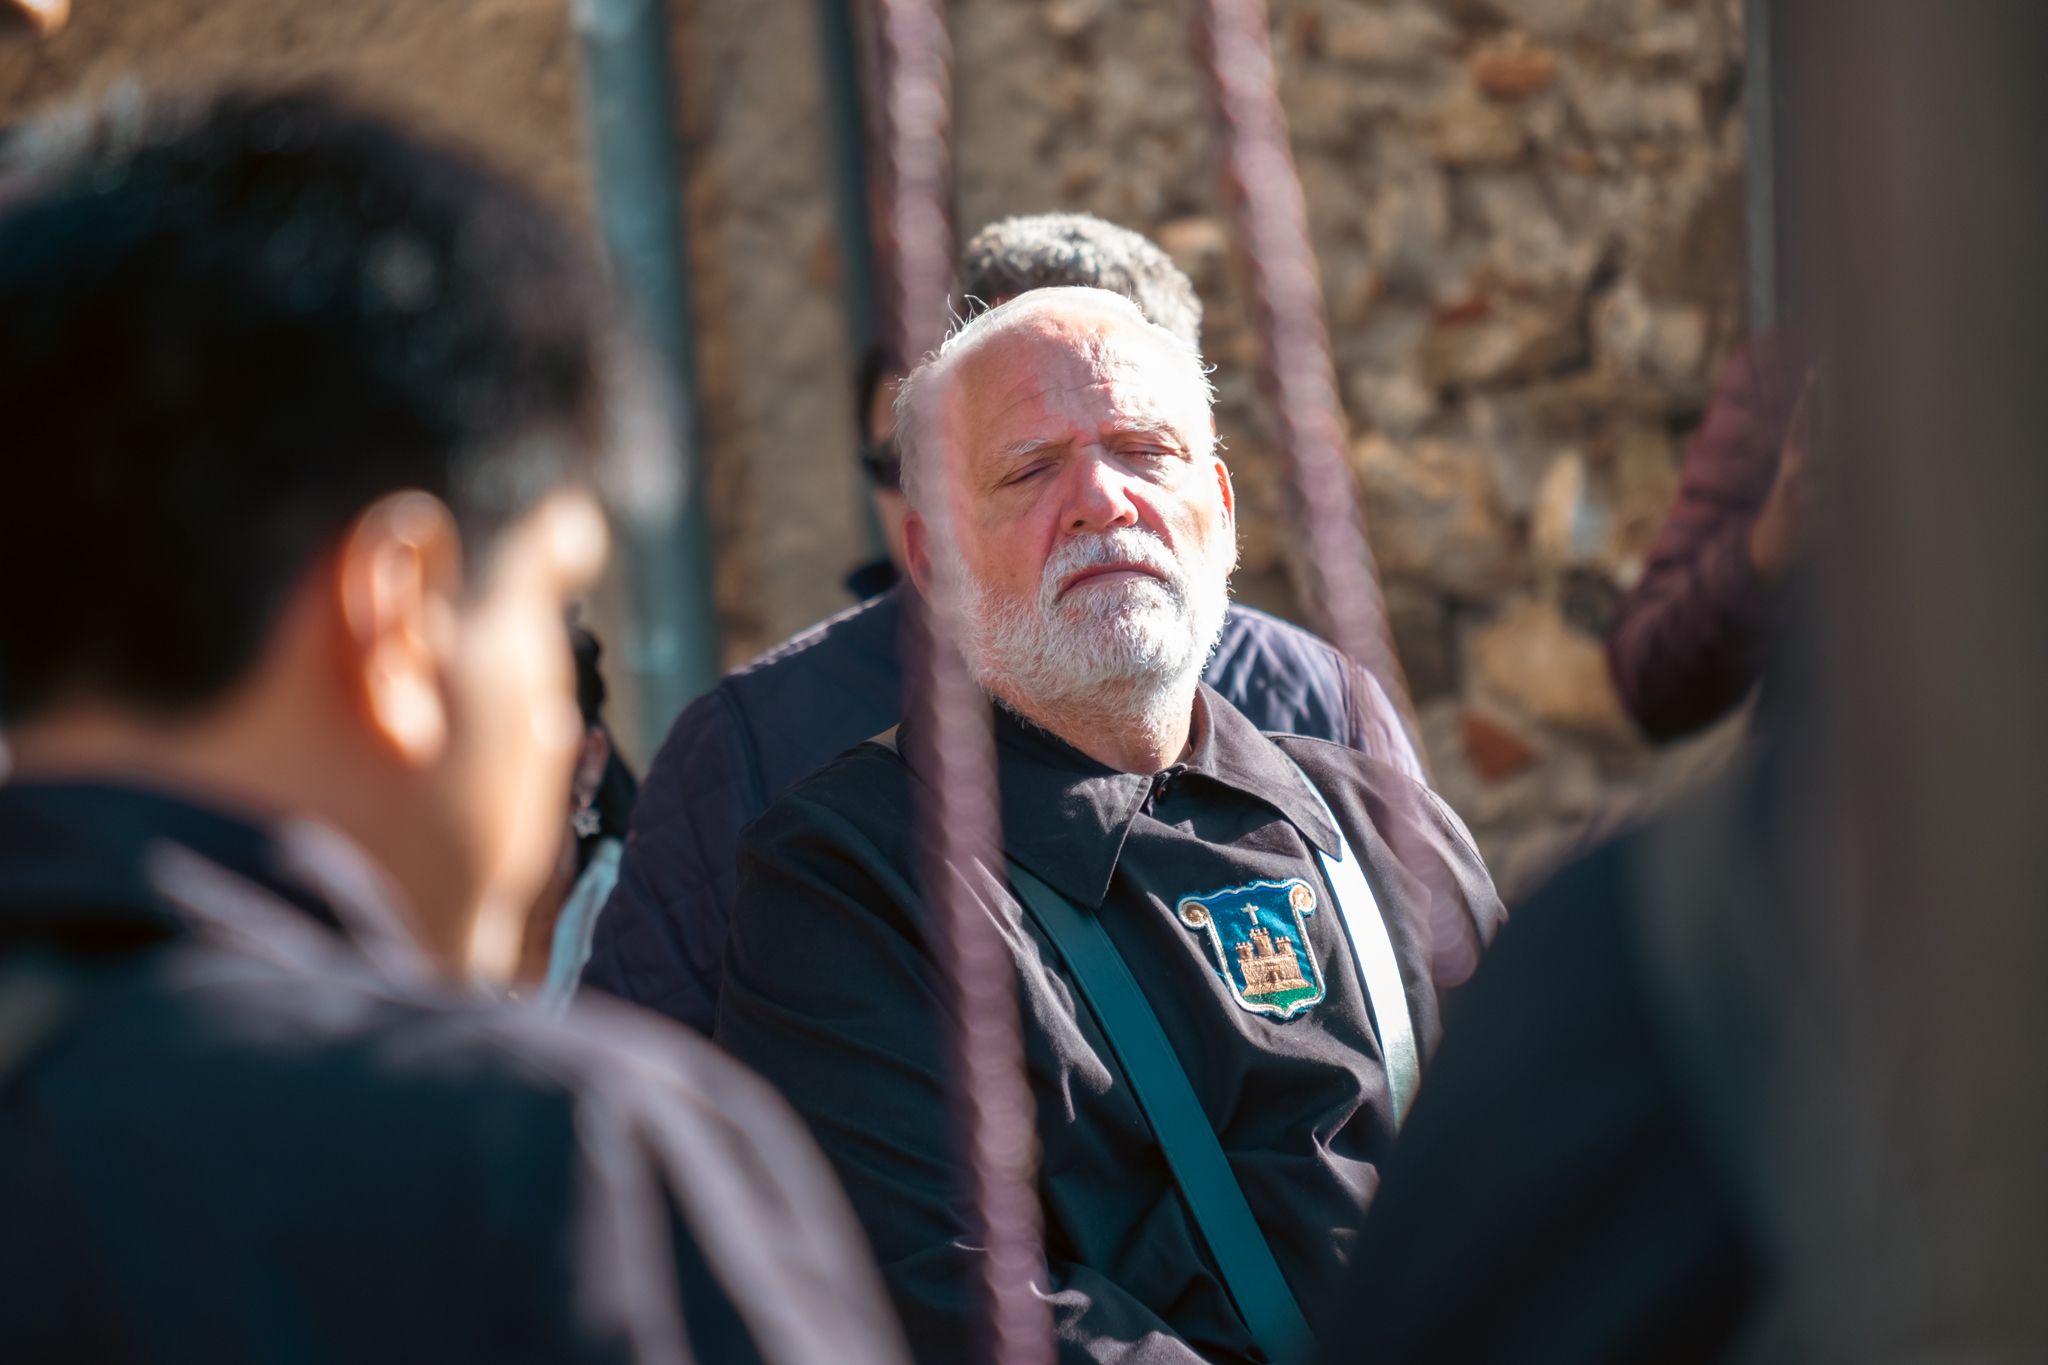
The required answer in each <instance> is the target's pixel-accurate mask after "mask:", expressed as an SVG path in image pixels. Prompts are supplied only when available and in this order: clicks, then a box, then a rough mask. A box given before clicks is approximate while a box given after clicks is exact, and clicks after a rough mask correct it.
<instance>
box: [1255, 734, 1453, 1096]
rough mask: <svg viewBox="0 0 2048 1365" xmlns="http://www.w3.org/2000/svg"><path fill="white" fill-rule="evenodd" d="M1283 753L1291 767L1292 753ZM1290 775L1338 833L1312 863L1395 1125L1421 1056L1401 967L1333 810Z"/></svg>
mask: <svg viewBox="0 0 2048 1365" xmlns="http://www.w3.org/2000/svg"><path fill="white" fill-rule="evenodd" d="M1282 753H1283V754H1285V756H1286V758H1287V761H1288V762H1290V763H1294V756H1293V755H1292V754H1286V751H1285V750H1282ZM1294 771H1295V772H1297V773H1299V774H1301V780H1302V784H1303V785H1304V786H1306V787H1307V788H1308V789H1309V792H1310V794H1311V795H1313V796H1314V797H1315V798H1316V801H1317V802H1318V803H1319V804H1320V805H1321V806H1322V808H1323V814H1324V815H1327V816H1328V817H1329V818H1330V828H1331V829H1333V830H1335V831H1337V856H1336V857H1334V858H1332V857H1330V856H1329V855H1328V854H1327V853H1324V852H1323V851H1322V850H1321V849H1316V861H1317V862H1318V863H1320V864H1322V868H1323V880H1324V881H1325V882H1326V883H1328V885H1329V888H1330V898H1331V899H1332V900H1334V901H1336V902H1337V915H1338V917H1339V918H1340V919H1342V920H1343V921H1344V937H1345V938H1346V939H1348V940H1350V942H1351V961H1352V963H1353V965H1355V966H1356V967H1357V968H1358V980H1359V983H1360V984H1361V985H1363V986H1364V987H1365V995H1366V999H1367V1000H1368V1001H1369V1002H1370V1003H1371V1005H1372V1017H1373V1022H1374V1023H1375V1024H1377V1025H1378V1026H1379V1035H1380V1056H1381V1057H1382V1058H1384V1059H1385V1062H1386V1067H1387V1088H1388V1089H1389V1090H1391V1091H1392V1092H1393V1096H1394V1124H1395V1126H1396V1127H1399V1126H1400V1124H1401V1123H1402V1122H1403V1121H1404V1120H1405V1119H1406V1118H1407V1117H1408V1106H1409V1105H1411V1104H1413V1103H1415V1090H1416V1087H1417V1086H1419V1085H1421V1084H1422V1054H1421V1052H1420V1051H1419V1050H1418V1049H1417V1048H1416V1046H1415V1021H1414V1019H1412V1018H1411V1017H1410V1016H1409V1013H1408V987H1407V984H1406V983H1405V982H1403V981H1402V980H1401V964H1400V961H1399V960H1398V959H1396V958H1395V956H1394V940H1393V939H1392V938H1390V937H1389V936H1388V934H1387V920H1386V915H1385V913H1384V912H1383V911H1381V909H1380V903H1379V898H1378V897H1377V896H1374V895H1373V893H1372V884H1371V883H1369V882H1367V881H1366V879H1365V866H1364V864H1362V863H1360V862H1359V861H1358V855H1357V854H1355V853H1353V852H1352V851H1351V841H1350V840H1349V839H1347V838H1345V837H1344V826H1343V825H1342V824H1341V823H1339V822H1338V820H1337V812H1336V811H1334V810H1332V809H1331V808H1330V803H1329V802H1328V801H1325V800H1324V799H1323V794H1322V792H1321V791H1319V790H1317V788H1316V784H1315V780H1314V779H1313V778H1311V777H1310V776H1309V775H1308V771H1307V769H1305V768H1303V767H1302V766H1301V765H1300V764H1299V763H1295V764H1294ZM1311 847H1313V845H1311Z"/></svg>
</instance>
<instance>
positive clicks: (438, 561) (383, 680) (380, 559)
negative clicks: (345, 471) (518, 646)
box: [334, 492, 462, 767]
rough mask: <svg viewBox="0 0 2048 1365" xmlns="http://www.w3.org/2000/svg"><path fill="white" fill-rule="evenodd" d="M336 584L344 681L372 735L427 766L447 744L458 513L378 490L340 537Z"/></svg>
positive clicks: (430, 500)
mask: <svg viewBox="0 0 2048 1365" xmlns="http://www.w3.org/2000/svg"><path fill="white" fill-rule="evenodd" d="M334 583H335V588H336V590H337V593H338V595H339V599H340V604H341V619H342V625H343V629H344V652H343V658H344V664H343V668H344V673H345V675H346V676H345V678H344V680H343V681H344V683H345V685H346V687H347V689H348V691H349V692H350V694H351V695H352V696H353V697H354V698H355V700H356V702H357V704H358V705H359V706H360V708H361V712H362V716H363V718H364V720H365V721H366V722H367V728H368V729H369V731H370V733H371V735H372V736H373V737H374V738H375V739H376V740H377V742H378V743H380V744H381V745H382V746H383V747H384V748H385V749H387V750H388V751H389V752H390V753H391V754H392V756H394V757H396V758H397V759H399V760H400V761H401V762H403V763H405V764H407V765H409V766H412V767H426V766H427V765H429V764H431V763H433V762H435V761H436V760H437V759H439V758H440V756H441V754H442V752H443V751H444V750H445V749H446V747H447V744H448V725H449V716H448V704H447V699H446V698H447V688H446V685H445V684H446V677H447V669H448V663H449V660H448V654H449V651H450V650H451V649H452V647H453V638H452V637H453V627H454V613H455V606H456V599H457V595H458V594H459V593H460V592H461V590H462V545H461V538H460V536H459V535H458V533H457V532H456V529H455V518H454V517H453V516H452V515H451V514H450V513H449V511H448V508H447V507H446V506H445V505H443V504H442V502H441V501H440V499H438V498H435V497H433V496H431V495H429V494H426V493H411V492H409V493H394V494H392V495H390V496H389V497H385V498H381V499H379V500H378V501H377V502H374V503H372V504H371V505H370V506H369V507H368V508H366V509H365V510H364V511H363V513H362V514H361V515H360V516H358V517H357V518H356V519H355V522H354V523H353V524H352V525H351V526H350V527H349V530H348V534H347V535H345V536H344V537H343V538H342V542H341V549H340V552H339V554H338V555H337V556H336V559H335V564H334Z"/></svg>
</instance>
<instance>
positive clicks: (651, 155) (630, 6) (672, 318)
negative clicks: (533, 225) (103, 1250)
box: [571, 0, 720, 751]
mask: <svg viewBox="0 0 2048 1365" xmlns="http://www.w3.org/2000/svg"><path fill="white" fill-rule="evenodd" d="M571 16H572V22H573V24H574V25H575V30H576V35H577V39H578V41H579V43H580V46H581V49H582V87H583V116H584V124H585V132H586V136H587V137H588V139H589V145H590V159H591V168H592V178H593V180H594V182H595V185H596V198H597V216H598V221H599V223H600V224H601V226H602V230H603V234H604V244H605V252H606V255H607V257H608V258H609V260H610V263H611V269H612V274H613V277H614V279H615V280H616V281H617V283H618V286H619V289H620V292H621V294H622V295H623V296H624V298H625V300H626V303H627V305H628V307H629V308H630V310H631V312H632V316H633V321H634V323H635V325H636V326H637V328H638V329H639V332H640V335H641V337H642V338H643V339H644V341H645V342H646V344H647V346H648V348H649V350H650V351H651V353H652V354H653V356H654V359H655V361H656V363H657V364H658V365H659V366H660V370H661V378H662V380H663V381H664V382H665V383H666V385H667V387H668V390H669V394H670V397H671V400H672V407H673V412H674V414H675V418H676V420H675V424H674V437H673V439H674V442H675V445H674V448H673V449H672V450H671V451H670V452H669V456H670V458H671V459H673V460H674V461H675V462H676V465H677V466H678V472H679V473H680V474H681V475H682V477H681V478H680V479H679V480H677V483H678V485H679V486H680V488H681V490H682V495H681V498H680V499H679V500H676V501H672V502H669V503H667V504H666V505H662V506H641V507H633V508H627V509H624V511H623V514H622V517H621V522H620V525H619V526H618V527H617V528H616V529H617V532H618V552H619V555H620V557H621V560H622V561H623V563H624V566H625V570H626V580H627V584H628V589H629V591H630V594H631V601H632V616H631V623H630V625H629V627H628V629H627V636H626V639H624V640H623V641H621V642H620V646H621V648H620V649H619V651H618V656H619V657H620V658H621V659H622V661H623V663H624V664H625V667H626V670H627V671H628V672H629V673H630V674H631V675H632V682H633V694H634V697H635V698H636V709H637V718H638V721H639V732H640V737H641V742H642V743H643V744H644V745H645V746H646V747H647V748H648V749H649V750H650V751H651V750H652V749H653V748H654V747H655V746H657V745H658V744H660V742H661V739H662V736H664V735H665V734H667V733H668V728H669V725H670V724H671V723H672V722H673V721H674V720H675V717H676V713H677V712H678V711H680V710H682V708H683V706H684V705H685V704H686V703H688V702H689V701H690V700H691V699H692V698H693V697H695V696H697V695H698V694H699V693H701V692H703V691H705V690H706V689H708V688H709V687H710V686H711V685H712V684H713V683H714V682H716V681H717V679H718V674H719V664H720V659H719V641H718V619H717V615H716V612H715V610H714V606H713V600H714V599H713V594H712V570H711V525H710V517H709V514H708V511H707V509H706V507H705V486H704V462H703V460H702V459H701V458H692V453H693V452H694V451H696V450H698V449H700V448H701V446H700V443H699V441H698V439H697V438H698V435H699V428H698V423H697V420H696V392H697V386H696V379H697V374H696V346H695V341H694V337H693V335H692V331H691V327H692V318H693V314H692V311H691V300H690V277H689V260H690V256H689V241H688V238H687V236H686V234H685V231H684V224H683V216H682V205H681V202H680V194H681V187H682V184H683V159H682V154H681V150H680V147H679V145H678V143H677V140H676V136H675V130H674V111H675V84H674V80H673V78H672V75H671V72H670V69H669V32H668V13H667V6H666V5H665V4H664V3H663V0H576V2H575V4H574V5H573V6H572V8H571Z"/></svg>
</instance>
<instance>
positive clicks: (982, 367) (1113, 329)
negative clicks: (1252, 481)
mask: <svg viewBox="0 0 2048 1365" xmlns="http://www.w3.org/2000/svg"><path fill="white" fill-rule="evenodd" d="M1179 373H1180V372H1179V371H1178V370H1176V369H1175V367H1174V365H1173V361H1172V357H1171V355H1170V353H1169V352H1168V351H1166V349H1165V348H1164V346H1163V345H1162V343H1161V341H1160V339H1159V338H1158V337H1157V336H1156V335H1155V334H1154V333H1153V332H1152V331H1150V330H1149V329H1147V328H1145V327H1142V326H1140V325H1137V324H1135V323H1134V322H1132V321H1130V320H1129V319H1128V317H1127V316H1126V315H1123V314H1120V313H1116V312H1110V311H1104V310H1101V309H1099V308H1097V307H1094V306H1090V305H1087V304H1085V303H1076V302H1074V301H1073V300H1072V299H1071V297H1069V298H1064V299H1060V300H1058V301H1053V302H1048V303H1047V304H1046V305H1045V306H1042V307H1039V308H1035V309H1031V310H1030V311H1028V312H1025V313H1023V314H1020V315H1019V316H1018V317H1017V319H1016V320H1015V321H1014V322H1012V323H1011V324H1009V325H1008V326H1006V327H1005V328H1004V329H1003V330H1002V331H1001V332H999V333H997V334H995V335H993V336H990V337H989V338H987V339H986V340H984V341H982V342H981V344H979V345H978V346H976V347H975V349H974V350H973V351H971V352H969V353H968V354H966V355H963V356H961V357H959V359H958V360H957V361H956V362H955V366H954V369H953V371H952V373H951V375H950V377H949V382H948V386H947V389H946V393H945V398H944V403H943V406H942V407H941V409H940V414H941V415H940V419H939V436H940V440H939V448H940V449H941V450H942V451H943V459H944V462H945V464H946V470H945V472H946V475H947V485H948V489H947V491H948V493H949V494H950V497H949V501H948V506H949V507H950V509H951V516H952V519H953V523H954V526H953V531H954V539H955V542H956V544H957V546H958V549H959V553H960V557H961V561H962V563H963V565H964V567H965V568H966V570H967V571H968V572H969V573H970V574H971V575H973V576H974V577H975V578H976V579H977V580H979V581H980V582H981V583H982V584H983V585H984V586H985V588H987V589H988V590H990V591H992V592H994V593H995V594H997V595H998V596H1000V597H1002V598H1005V599H1008V600H1010V601H1015V602H1035V601H1036V600H1037V597H1038V592H1039V584H1040V580H1041V578H1042V576H1043V573H1044V570H1045V565H1046V562H1047V560H1048V559H1049V558H1050V557H1051V556H1052V554H1053V553H1054V552H1055V550H1056V549H1058V547H1059V546H1060V545H1061V544H1062V542H1064V541H1065V540H1066V539H1068V538H1070V537H1073V536H1076V535H1092V534H1099V533H1101V532H1105V531H1109V530H1113V529H1115V528H1119V527H1137V528H1139V529H1141V530H1144V531H1147V532H1150V533H1151V534H1153V535H1155V536H1157V537H1159V538H1160V539H1161V540H1162V541H1163V542H1164V543H1165V545H1166V547H1167V548H1168V550H1169V551H1171V552H1172V553H1173V554H1174V555H1175V556H1176V557H1180V558H1185V557H1186V556H1188V555H1189V554H1191V553H1193V552H1194V551H1195V549H1196V548H1197V547H1202V546H1206V545H1212V544H1215V543H1216V538H1217V537H1234V536H1235V535H1236V520H1235V517H1236V498H1235V494H1234V492H1233V490H1232V488H1231V483H1230V472H1229V470H1228V469H1227V468H1226V467H1225V465H1224V463H1223V461H1222V460H1221V459H1220V458H1219V457H1217V456H1216V455H1214V454H1208V455H1202V454H1198V453H1197V450H1198V446H1197V444H1196V439H1195V438H1196V436H1197V434H1198V433H1204V432H1206V431H1207V430H1208V429H1209V423H1210V417H1209V413H1208V410H1207V405H1206V404H1205V403H1204V402H1202V401H1201V398H1200V396H1199V395H1198V394H1197V393H1195V392H1193V391H1192V390H1191V389H1190V388H1189V387H1188V386H1187V385H1186V384H1185V382H1183V381H1182V380H1180V378H1179V377H1178V376H1179ZM932 537H933V530H932V528H931V526H930V525H929V523H928V522H927V521H926V519H925V518H924V517H922V516H920V515H919V514H918V513H917V512H916V511H912V512H911V513H910V514H909V516H908V517H907V518H906V524H905V538H906V544H907V549H908V555H909V560H910V567H911V573H912V576H913V578H914V579H915V580H916V582H917V584H918V586H919V588H920V589H922V590H924V591H927V592H929V591H931V589H932V584H933V580H934V571H933V557H932V551H933V540H932ZM1152 576H1153V575H1151V574H1150V573H1149V571H1147V570H1143V569H1139V568H1136V567H1131V566H1125V567H1119V566H1116V565H1105V566H1097V567H1096V568H1094V569H1091V570H1087V571H1084V572H1083V573H1081V574H1079V575H1077V576H1076V577H1075V578H1074V579H1073V580H1071V581H1069V582H1068V583H1066V584H1064V585H1062V587H1061V589H1060V596H1061V597H1062V598H1064V597H1066V596H1068V595H1069V594H1074V593H1108V592H1117V591H1122V590H1125V589H1126V588H1127V586H1128V585H1129V584H1130V583H1131V582H1132V581H1133V580H1135V579H1136V578H1138V577H1152ZM1003 700H1004V701H1005V702H1007V703H1008V704H1009V705H1011V706H1012V707H1014V708H1015V709H1016V710H1018V711H1019V712H1021V713H1022V714H1024V715H1025V716H1027V717H1030V718H1031V719H1033V720H1034V721H1037V722H1038V723H1039V724H1042V725H1044V726H1045V727H1046V728H1048V729H1050V730H1052V731H1053V732H1054V733H1056V734H1058V735H1060V736H1061V737H1062V738H1064V739H1066V740H1067V741H1068V742H1069V743H1071V744H1073V745H1074V746H1075V747H1077V748H1079V749H1080V750H1082V752H1084V753H1086V754H1088V755H1089V756H1090V757H1092V758H1094V759H1096V760H1097V761H1099V762H1102V763H1105V764H1107V765H1109V766H1110V767H1113V768H1117V769H1120V770H1122V771H1125V772H1147V773H1149V772H1156V771H1158V770H1159V769H1162V768H1165V767H1167V766H1169V765H1170V764H1171V763H1173V762H1174V761H1175V759H1176V758H1178V757H1179V755H1180V754H1181V752H1182V751H1183V750H1184V749H1185V748H1186V746H1187V742H1188V733H1189V724H1190V714H1191V707H1190V709H1189V711H1188V712H1183V713H1181V714H1180V715H1179V718H1178V721H1177V722H1176V723H1174V724H1170V725H1168V726H1166V727H1165V728H1164V729H1163V730H1160V731H1157V732H1138V731H1133V730H1130V729H1127V728H1118V727H1115V726H1107V727H1105V726H1103V725H1101V724H1098V723H1096V722H1099V721H1102V720H1103V719H1105V718H1106V717H1107V716H1109V715H1111V714H1113V713H1114V711H1115V708H1114V706H1113V704H1110V703H1113V700H1114V699H1107V698H1106V699H1104V701H1105V706H1104V708H1103V711H1102V713H1101V714H1098V715H1095V716H1088V715H1056V714H1052V713H1051V712H1050V710H1049V709H1048V708H1047V707H1045V706H1043V705H1041V704H1040V703H1039V699H1035V698H1031V697H1019V696H1009V695H1005V696H1004V697H1003Z"/></svg>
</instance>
